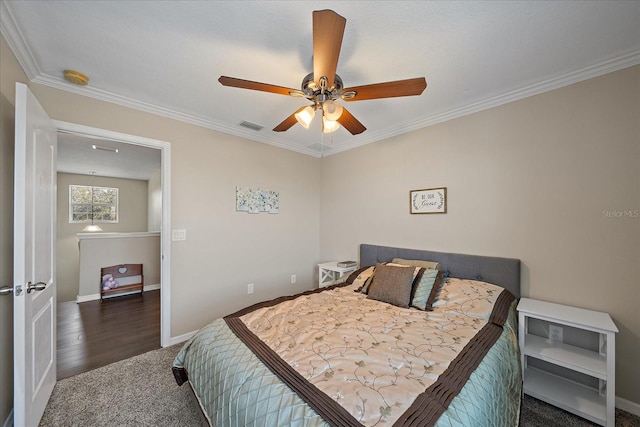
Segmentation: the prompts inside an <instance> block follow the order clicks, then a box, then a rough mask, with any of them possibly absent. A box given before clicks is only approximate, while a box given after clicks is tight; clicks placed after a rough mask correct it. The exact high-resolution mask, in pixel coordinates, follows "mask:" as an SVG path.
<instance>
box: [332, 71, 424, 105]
mask: <svg viewBox="0 0 640 427" xmlns="http://www.w3.org/2000/svg"><path fill="white" fill-rule="evenodd" d="M426 87H427V80H426V79H425V78H424V77H418V78H415V79H407V80H396V81H394V82H386V83H375V84H371V85H364V86H355V87H350V88H346V89H343V90H342V93H346V92H355V93H356V94H355V96H353V97H352V98H349V97H345V98H343V99H344V100H345V101H349V102H351V101H364V100H367V99H379V98H394V97H397V96H413V95H420V94H421V93H422V92H423V91H424V90H425V88H426Z"/></svg>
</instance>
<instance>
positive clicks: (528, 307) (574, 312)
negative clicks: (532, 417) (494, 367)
mask: <svg viewBox="0 0 640 427" xmlns="http://www.w3.org/2000/svg"><path fill="white" fill-rule="evenodd" d="M518 313H519V320H520V322H519V341H520V352H521V358H522V359H521V362H522V374H523V379H524V386H523V387H524V392H525V393H526V394H528V395H530V396H533V397H535V398H537V399H540V400H543V401H545V402H547V403H550V404H552V405H555V406H557V407H559V408H562V409H564V410H566V411H569V412H572V413H574V414H576V415H579V416H581V417H583V418H586V419H588V420H589V421H592V422H594V423H597V424H600V425H605V426H613V425H614V419H615V334H616V332H618V328H617V327H616V325H615V324H614V323H613V320H611V317H610V316H609V315H608V314H606V313H601V312H596V311H592V310H585V309H581V308H576V307H569V306H565V305H561V304H553V303H549V302H544V301H537V300H533V299H529V298H522V299H521V300H520V302H519V304H518ZM530 319H539V320H542V321H545V322H549V323H552V324H556V325H563V326H569V327H572V328H576V329H581V330H584V331H589V332H591V333H594V334H597V337H598V344H599V345H598V349H597V350H591V349H589V348H583V347H578V346H575V345H569V344H567V343H563V342H560V341H553V340H551V339H548V338H545V337H540V336H538V335H534V334H531V333H529V320H530ZM530 359H538V360H541V361H544V362H547V363H550V364H552V365H556V366H560V367H562V368H565V369H569V370H571V371H574V372H579V373H580V374H584V375H587V376H588V377H592V378H595V379H597V380H598V381H597V382H598V387H589V386H588V385H585V384H582V383H580V382H577V381H574V380H572V379H569V378H565V377H563V376H561V375H558V374H556V373H551V372H547V371H546V370H543V369H540V368H539V367H534V366H529V360H530Z"/></svg>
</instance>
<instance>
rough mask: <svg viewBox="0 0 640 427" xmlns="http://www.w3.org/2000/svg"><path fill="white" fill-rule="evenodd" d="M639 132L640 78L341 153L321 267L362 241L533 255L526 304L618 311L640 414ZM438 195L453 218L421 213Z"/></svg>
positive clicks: (324, 182)
mask: <svg viewBox="0 0 640 427" xmlns="http://www.w3.org/2000/svg"><path fill="white" fill-rule="evenodd" d="M424 96H429V91H428V90H427V91H426V93H425V95H424ZM639 123H640V67H634V68H629V69H626V70H623V71H619V72H616V73H611V74H608V75H605V76H602V77H599V78H595V79H591V80H588V81H585V82H582V83H579V84H575V85H572V86H568V87H565V88H562V89H558V90H554V91H551V92H547V93H544V94H541V95H538V96H535V97H531V98H528V99H525V100H522V101H519V102H514V103H511V104H508V105H504V106H501V107H498V108H493V109H490V110H487V111H483V112H480V113H476V114H473V115H470V116H467V117H463V118H460V119H457V120H451V121H448V122H446V123H442V124H439V125H435V126H431V127H428V128H425V129H422V130H419V131H415V132H412V133H410V134H406V135H403V136H399V137H396V138H393V139H390V140H387V141H383V142H379V143H375V144H370V145H367V146H365V147H361V148H359V149H355V150H351V151H348V152H344V153H340V154H336V155H332V156H329V157H327V158H325V159H324V160H323V162H322V167H321V175H322V176H321V202H322V203H321V215H320V218H321V225H320V236H321V238H320V239H321V242H320V258H321V259H322V260H330V259H347V258H354V257H356V256H357V251H358V245H359V244H360V243H362V242H366V243H373V244H383V245H389V246H404V247H411V248H420V249H432V250H438V251H445V252H463V253H470V254H484V255H495V256H505V257H514V258H520V259H521V260H522V267H523V274H522V279H523V282H522V286H523V288H522V291H523V295H524V296H529V297H532V298H538V299H542V300H548V301H554V302H558V303H564V304H571V305H575V306H579V307H585V308H589V309H594V310H598V311H605V312H608V313H610V314H611V316H612V318H613V319H614V321H615V323H616V325H617V326H618V328H619V329H620V333H619V334H618V335H617V341H616V348H617V357H616V367H617V372H616V374H617V375H616V378H617V387H616V394H617V395H618V396H621V397H623V398H625V399H628V400H630V401H632V402H636V403H640V386H639V384H640V369H638V360H640V310H639V309H638V307H640V217H638V214H637V213H638V212H640V125H639ZM439 186H446V187H447V191H448V213H447V214H444V215H410V214H409V191H410V190H414V189H421V188H431V187H439ZM348 207H349V208H348ZM605 211H606V212H610V213H611V215H616V214H615V212H622V211H632V216H633V217H629V216H624V214H622V215H623V216H622V217H607V216H606V212H605Z"/></svg>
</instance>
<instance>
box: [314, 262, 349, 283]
mask: <svg viewBox="0 0 640 427" xmlns="http://www.w3.org/2000/svg"><path fill="white" fill-rule="evenodd" d="M357 268H358V266H357V265H354V266H353V267H338V261H331V262H323V263H322V264H318V287H319V288H324V287H325V286H331V285H333V284H334V283H336V282H337V281H338V279H340V278H341V277H342V276H344V275H345V274H347V273H351V272H352V271H356V269H357Z"/></svg>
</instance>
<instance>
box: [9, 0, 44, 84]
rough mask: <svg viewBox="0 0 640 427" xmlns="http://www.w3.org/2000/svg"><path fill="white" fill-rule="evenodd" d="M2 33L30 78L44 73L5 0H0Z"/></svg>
mask: <svg viewBox="0 0 640 427" xmlns="http://www.w3.org/2000/svg"><path fill="white" fill-rule="evenodd" d="M0 34H2V37H4V39H5V40H6V41H7V44H8V45H9V47H10V48H11V51H12V52H13V53H14V55H15V56H16V58H17V60H18V63H19V64H20V66H21V67H22V69H23V70H24V72H25V74H26V75H27V78H28V79H29V80H32V79H34V78H35V77H37V76H39V75H40V74H42V71H41V70H40V67H38V62H37V61H36V60H35V57H34V56H33V53H32V52H31V49H29V45H27V43H26V42H25V39H24V36H23V35H22V33H21V32H20V29H19V28H18V25H17V24H16V20H15V18H14V17H13V14H12V13H11V10H10V9H9V7H7V3H6V2H5V1H4V0H2V1H0Z"/></svg>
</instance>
